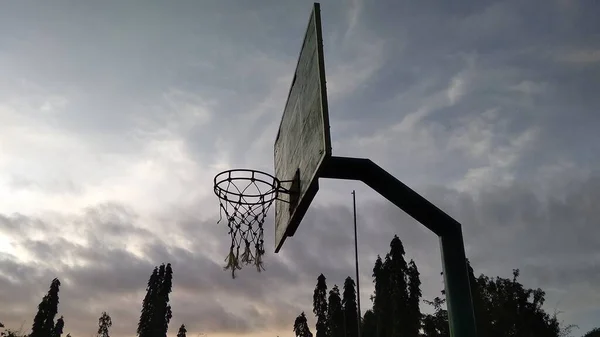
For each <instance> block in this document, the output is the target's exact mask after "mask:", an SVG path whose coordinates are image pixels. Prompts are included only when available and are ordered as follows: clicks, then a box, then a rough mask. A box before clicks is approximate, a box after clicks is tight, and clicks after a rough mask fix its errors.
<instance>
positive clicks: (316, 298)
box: [313, 274, 329, 337]
mask: <svg viewBox="0 0 600 337" xmlns="http://www.w3.org/2000/svg"><path fill="white" fill-rule="evenodd" d="M313 312H314V314H315V317H316V318H317V324H316V330H317V335H316V337H328V336H329V331H328V330H329V329H328V326H327V283H326V282H325V276H324V275H323V274H321V275H319V277H318V278H317V286H316V287H315V291H314V293H313Z"/></svg>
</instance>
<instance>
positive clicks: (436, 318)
mask: <svg viewBox="0 0 600 337" xmlns="http://www.w3.org/2000/svg"><path fill="white" fill-rule="evenodd" d="M445 301H446V300H444V299H442V298H439V297H436V298H434V299H433V301H425V303H427V304H429V305H431V306H433V308H434V313H433V314H428V315H425V316H423V321H422V328H423V336H426V337H450V327H449V325H448V311H446V309H444V308H443V307H442V306H443V305H444V302H445ZM480 336H483V335H480Z"/></svg>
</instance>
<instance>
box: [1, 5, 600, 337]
mask: <svg viewBox="0 0 600 337" xmlns="http://www.w3.org/2000/svg"><path fill="white" fill-rule="evenodd" d="M311 4H312V2H294V3H293V4H284V3H270V2H264V3H253V4H252V6H249V5H248V4H246V3H244V4H240V3H233V2H219V3H218V4H217V3H214V4H209V3H205V4H202V5H201V6H200V5H198V4H197V3H193V2H182V3H179V4H178V5H176V6H171V5H169V6H164V5H161V4H158V3H146V2H144V3H141V2H140V3H127V4H125V3H118V2H103V3H97V4H91V3H90V4H81V5H78V6H71V5H67V4H66V3H64V2H60V1H59V2H56V3H53V4H52V5H48V4H45V3H38V4H32V3H18V4H11V5H9V6H8V7H6V8H5V9H4V10H3V11H2V12H1V13H0V32H5V33H0V45H2V46H4V48H3V49H2V53H0V55H1V56H0V59H1V60H2V62H0V119H2V123H0V124H1V125H0V142H1V143H2V144H3V145H2V151H3V156H2V158H0V193H4V194H1V195H0V198H2V200H3V201H4V202H3V203H2V204H0V302H2V303H10V306H9V307H3V308H2V309H0V319H1V320H2V322H3V323H7V325H9V326H10V327H18V326H20V325H21V323H22V322H25V323H24V327H25V328H26V329H27V328H29V327H30V325H31V322H30V320H31V319H32V317H33V315H34V313H35V309H36V306H37V304H38V303H39V301H40V299H41V297H42V296H43V295H44V293H45V292H46V291H47V287H48V285H49V282H50V280H51V279H52V278H54V277H60V278H61V280H62V281H63V286H62V290H61V304H60V311H61V313H62V314H64V315H65V318H66V322H67V329H66V330H67V331H70V332H72V333H73V334H74V335H78V334H86V333H89V332H90V331H91V332H93V331H94V330H95V325H96V323H97V317H98V316H99V314H100V313H101V312H102V311H104V310H106V311H109V312H110V313H111V314H112V315H113V318H114V319H113V321H114V323H115V325H114V327H113V329H114V333H113V334H114V335H116V336H119V335H122V336H126V335H132V334H133V332H134V331H135V325H136V323H137V319H138V317H139V309H140V305H141V300H142V298H143V295H144V288H145V283H146V281H147V278H148V277H149V275H150V273H151V271H152V268H153V267H154V266H155V265H157V264H160V263H163V262H171V263H172V264H173V268H174V270H175V278H174V291H173V294H172V305H173V310H174V313H175V316H174V320H173V322H172V324H171V331H174V330H175V329H176V327H177V326H178V325H179V324H181V323H185V324H186V325H187V326H188V327H189V330H190V331H193V332H200V331H204V332H208V333H225V334H234V333H258V332H261V331H273V330H276V331H281V332H282V336H283V334H285V333H291V329H290V327H291V323H292V322H293V318H294V316H295V315H297V314H298V313H299V312H300V311H306V312H310V311H311V310H310V308H311V295H312V290H313V288H314V285H315V282H316V277H317V275H318V274H320V273H324V274H325V275H326V276H327V282H328V284H329V285H330V287H331V286H332V285H333V284H338V285H341V284H342V282H343V280H344V278H345V277H346V276H347V275H354V269H353V250H352V236H351V234H352V232H351V224H352V222H351V220H352V217H351V216H352V214H351V211H350V209H349V208H348V207H346V206H342V205H346V204H347V201H349V200H350V199H349V196H348V192H349V190H350V188H349V186H352V187H353V188H354V187H356V189H357V191H358V194H359V225H360V227H359V228H360V231H359V239H360V253H361V255H360V257H361V280H362V282H361V286H362V292H361V296H362V299H363V303H364V304H363V308H366V307H368V304H369V301H368V298H369V295H370V293H371V291H372V286H371V284H370V274H371V268H372V265H373V262H374V260H375V258H376V256H377V255H378V254H382V255H383V254H385V252H386V251H387V250H388V249H389V248H388V245H389V241H390V240H391V238H392V236H393V235H394V234H398V235H399V236H400V237H401V238H402V240H403V242H404V244H405V246H406V249H407V256H408V258H414V259H415V261H416V262H417V264H418V265H419V269H420V271H421V274H422V278H423V290H424V294H425V296H426V297H428V298H431V297H433V296H437V295H438V294H439V291H440V290H441V287H442V282H441V277H440V275H439V272H440V270H441V264H440V257H439V244H438V241H437V238H436V237H435V236H433V235H432V234H431V233H428V232H427V230H426V229H424V228H423V227H422V226H421V225H419V224H418V223H416V222H415V221H414V220H412V219H410V218H409V217H408V216H406V215H405V214H403V213H402V212H401V211H399V210H397V209H395V208H394V207H393V206H392V205H390V204H387V203H384V202H382V201H381V200H380V199H379V198H378V196H377V195H376V194H374V193H373V192H371V191H369V190H368V189H367V188H366V187H364V186H362V185H356V184H352V183H348V182H329V181H327V182H326V181H323V182H322V183H321V191H320V192H319V196H318V197H317V198H316V200H315V202H314V204H313V206H312V207H311V209H310V210H309V212H308V213H307V215H306V217H305V219H304V221H303V223H302V225H301V227H300V228H299V229H298V231H297V233H296V235H295V236H294V237H293V238H290V239H289V240H288V241H287V242H286V246H285V247H284V249H283V251H282V252H281V253H280V254H278V255H275V254H273V253H272V252H271V245H272V243H273V241H274V239H273V233H272V231H271V228H268V229H269V230H268V231H267V233H266V239H265V241H266V242H267V248H268V253H267V255H266V256H265V263H266V267H267V270H266V271H265V272H263V273H261V274H258V273H256V272H255V271H254V270H253V269H252V268H246V269H244V270H242V271H241V272H240V273H239V278H238V279H236V280H231V278H230V275H229V273H227V272H225V271H223V270H222V266H223V264H224V263H223V258H224V256H225V254H226V253H227V250H228V242H227V235H226V229H225V227H224V225H223V224H222V223H221V224H216V223H215V222H216V218H217V216H218V213H217V209H218V204H217V203H216V201H215V199H214V196H212V195H211V193H210V189H211V183H212V181H211V179H212V174H214V173H215V172H217V171H218V170H219V169H221V168H227V167H230V166H232V167H248V166H249V167H255V168H258V169H262V170H266V171H272V154H271V153H272V146H273V139H274V137H275V134H276V132H277V127H278V124H279V118H280V114H281V110H282V108H283V105H284V103H285V98H286V94H287V90H288V88H289V84H290V82H291V80H292V78H291V77H292V72H293V69H294V67H295V64H296V58H297V55H298V52H299V50H298V49H299V47H300V45H301V41H302V32H303V31H304V29H305V27H306V19H307V15H308V9H309V8H310V5H311ZM596 7H597V5H595V4H591V3H583V2H572V1H559V0H556V1H543V2H542V1H533V2H527V3H523V2H515V1H508V2H490V3H488V2H486V3H483V2H476V1H469V2H466V3H464V4H460V5H452V6H450V5H446V4H436V5H431V4H427V3H423V2H407V1H401V2H397V1H383V2H381V3H380V2H377V4H375V3H370V2H367V1H355V2H353V3H352V4H349V3H347V2H342V1H336V2H327V3H323V4H322V16H323V27H324V39H325V46H324V48H325V56H326V72H327V76H328V84H327V85H328V88H329V103H330V114H331V124H332V139H333V143H334V144H333V151H334V154H337V155H347V156H357V157H369V158H371V159H373V160H374V161H375V162H377V163H378V164H380V165H381V166H382V167H384V168H385V169H386V170H388V171H389V172H390V173H392V174H393V175H395V176H397V177H398V178H399V179H401V180H403V181H404V182H406V183H407V184H408V185H410V186H411V187H414V188H415V189H417V190H418V191H419V192H422V193H423V194H424V195H426V196H427V197H429V198H430V199H431V200H432V201H434V202H435V203H436V204H438V205H439V206H440V207H441V208H443V209H444V210H446V211H447V212H448V213H450V214H451V215H453V216H454V217H456V218H457V219H458V220H459V221H460V222H462V223H463V228H464V232H465V240H466V244H467V253H468V255H469V258H470V259H471V261H472V262H473V265H474V267H475V269H476V272H483V273H486V274H488V275H502V276H507V275H509V274H510V271H511V269H512V268H521V269H522V277H523V281H524V282H525V284H526V285H527V286H530V287H538V286H540V287H543V288H544V289H546V290H547V293H548V302H547V304H548V308H549V310H552V309H553V308H554V307H557V308H559V309H560V310H564V311H565V316H564V317H565V319H566V321H567V322H568V323H575V324H579V325H580V327H581V329H582V330H585V329H586V327H589V328H591V324H593V323H594V322H595V321H594V319H595V318H596V317H597V315H598V310H599V309H598V306H597V303H599V302H598V301H600V299H599V298H597V297H594V296H595V295H593V294H595V293H598V291H597V290H598V289H596V286H595V284H597V283H598V282H594V281H595V280H598V268H597V266H596V265H595V264H594V263H593V261H595V257H598V254H599V252H598V249H597V248H596V247H597V246H598V240H597V239H596V237H598V235H594V234H596V232H597V230H596V227H597V226H596V225H597V221H596V220H595V219H597V218H598V216H597V214H596V210H595V208H594V205H595V204H596V203H597V200H598V198H599V197H600V196H599V195H598V193H597V190H599V188H600V186H599V183H598V181H599V180H598V176H597V172H595V171H594V170H595V168H596V167H597V165H598V159H597V156H595V154H596V153H598V150H599V149H598V144H600V141H599V140H598V137H597V136H596V134H597V132H596V130H597V129H598V125H600V121H599V120H598V114H597V113H596V112H597V107H598V106H599V105H600V101H599V98H598V97H597V95H596V92H595V89H596V88H597V87H599V86H600V83H599V82H598V81H599V79H600V63H599V58H598V50H600V45H599V44H598V42H597V39H594V37H595V35H594V34H595V32H596V31H598V30H599V29H600V27H599V26H598V25H599V23H598V20H595V17H594V14H595V13H596V12H597V10H596ZM1 172H5V173H1ZM267 223H272V218H271V217H269V218H268V219H267ZM309 316H311V315H309ZM309 319H310V320H311V322H312V317H309ZM588 330H589V329H588Z"/></svg>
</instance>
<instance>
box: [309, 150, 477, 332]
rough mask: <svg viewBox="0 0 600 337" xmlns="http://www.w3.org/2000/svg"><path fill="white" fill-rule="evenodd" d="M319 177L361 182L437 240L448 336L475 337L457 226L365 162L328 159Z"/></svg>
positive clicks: (375, 165) (470, 299) (415, 193)
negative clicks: (438, 239)
mask: <svg viewBox="0 0 600 337" xmlns="http://www.w3.org/2000/svg"><path fill="white" fill-rule="evenodd" d="M320 176H321V177H323V178H332V179H348V180H360V181H362V182H364V183H365V184H367V185H368V186H370V187H371V188H372V189H374V190H375V191H377V192H378V193H379V194H381V195H382V196H384V197H385V198H386V199H388V200H389V201H391V202H392V203H393V204H394V205H396V206H398V207H399V208H400V209H402V210H403V211H405V212H406V213H408V214H409V215H410V216H412V217H413V218H414V219H415V220H417V221H419V222H420V223H421V224H423V225H424V226H425V227H427V228H429V229H430V230H431V231H432V232H434V233H436V234H437V235H438V236H439V237H440V246H441V250H442V266H443V271H444V284H445V290H446V299H447V306H448V321H449V324H450V336H452V337H476V336H477V331H476V325H475V314H474V311H473V300H472V298H471V290H470V289H471V287H470V285H469V274H468V271H467V259H466V256H465V247H464V243H463V237H462V229H461V225H460V223H459V222H458V221H456V220H454V219H453V218H452V217H451V216H449V215H448V214H446V213H445V212H444V211H442V210H441V209H439V208H437V207H436V206H435V205H433V204H432V203H431V202H429V201H428V200H427V199H425V198H423V197H422V196H421V195H419V194H418V193H417V192H415V191H413V190H412V189H410V188H409V187H408V186H406V185H405V184H403V183H402V182H401V181H400V180H398V179H396V178H395V177H394V176H392V175H391V174H389V173H388V172H386V171H385V170H384V169H382V168H381V167H379V166H378V165H377V164H375V163H374V162H372V161H371V160H369V159H360V158H348V157H331V158H329V160H328V161H327V162H326V163H325V164H324V166H323V167H322V171H321V172H320Z"/></svg>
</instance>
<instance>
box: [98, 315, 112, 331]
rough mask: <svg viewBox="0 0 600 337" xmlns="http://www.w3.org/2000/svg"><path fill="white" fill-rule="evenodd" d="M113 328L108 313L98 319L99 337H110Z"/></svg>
mask: <svg viewBox="0 0 600 337" xmlns="http://www.w3.org/2000/svg"><path fill="white" fill-rule="evenodd" d="M111 326H112V319H111V318H110V315H108V313H106V311H104V312H102V315H101V316H100V318H99V319H98V337H109V334H108V330H109V329H110V327H111Z"/></svg>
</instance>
